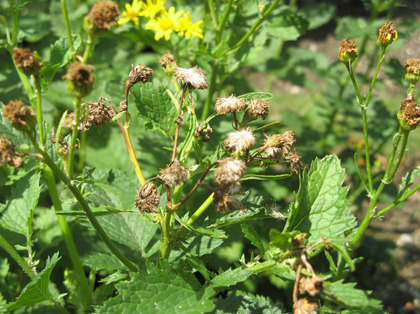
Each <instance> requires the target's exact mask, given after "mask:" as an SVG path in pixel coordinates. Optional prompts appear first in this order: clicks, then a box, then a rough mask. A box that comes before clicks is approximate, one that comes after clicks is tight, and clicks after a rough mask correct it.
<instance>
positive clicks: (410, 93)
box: [407, 82, 416, 97]
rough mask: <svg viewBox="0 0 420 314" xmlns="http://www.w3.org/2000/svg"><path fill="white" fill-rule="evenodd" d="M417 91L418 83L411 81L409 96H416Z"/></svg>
mask: <svg viewBox="0 0 420 314" xmlns="http://www.w3.org/2000/svg"><path fill="white" fill-rule="evenodd" d="M415 92H416V84H413V83H411V82H410V86H409V87H408V91H407V97H414V93H415Z"/></svg>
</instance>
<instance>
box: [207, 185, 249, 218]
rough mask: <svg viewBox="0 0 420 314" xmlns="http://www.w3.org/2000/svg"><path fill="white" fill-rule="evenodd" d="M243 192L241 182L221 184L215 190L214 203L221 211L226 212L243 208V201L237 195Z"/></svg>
mask: <svg viewBox="0 0 420 314" xmlns="http://www.w3.org/2000/svg"><path fill="white" fill-rule="evenodd" d="M240 194H241V184H240V183H239V182H235V183H233V184H230V185H219V186H218V187H217V189H216V191H215V192H214V201H213V203H214V204H215V206H216V210H217V211H218V212H221V213H226V212H227V211H228V210H233V209H240V208H243V206H242V204H241V202H240V201H239V200H238V199H237V197H238V196H239V195H240Z"/></svg>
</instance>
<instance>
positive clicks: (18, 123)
mask: <svg viewBox="0 0 420 314" xmlns="http://www.w3.org/2000/svg"><path fill="white" fill-rule="evenodd" d="M3 117H4V118H5V119H6V120H8V121H10V122H11V123H12V126H13V127H14V128H16V129H18V130H21V131H30V130H31V128H32V127H33V126H34V125H35V123H36V119H35V110H34V109H33V108H32V107H31V106H27V105H25V104H24V103H23V102H22V101H21V100H11V101H9V103H8V104H7V105H6V106H4V107H3Z"/></svg>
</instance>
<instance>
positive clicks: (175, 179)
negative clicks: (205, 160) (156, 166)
mask: <svg viewBox="0 0 420 314" xmlns="http://www.w3.org/2000/svg"><path fill="white" fill-rule="evenodd" d="M160 173H161V175H160V176H159V178H160V179H161V180H162V181H163V182H165V183H166V184H167V185H169V186H173V185H179V184H182V183H185V181H187V176H188V170H187V169H185V168H184V167H182V166H181V164H180V163H179V161H178V160H176V159H175V160H174V161H173V162H172V163H171V164H169V165H167V166H166V168H165V169H161V170H160Z"/></svg>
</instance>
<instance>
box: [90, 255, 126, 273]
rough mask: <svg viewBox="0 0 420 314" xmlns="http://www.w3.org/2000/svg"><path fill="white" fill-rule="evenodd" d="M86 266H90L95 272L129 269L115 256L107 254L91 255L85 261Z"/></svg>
mask: <svg viewBox="0 0 420 314" xmlns="http://www.w3.org/2000/svg"><path fill="white" fill-rule="evenodd" d="M84 264H86V265H87V266H89V267H90V268H91V269H92V270H94V271H99V270H108V271H115V270H119V269H127V267H126V266H125V265H124V264H123V263H121V262H120V260H119V259H118V258H117V257H116V256H115V255H110V254H106V253H94V254H90V255H89V256H88V257H87V258H86V259H85V260H84Z"/></svg>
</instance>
